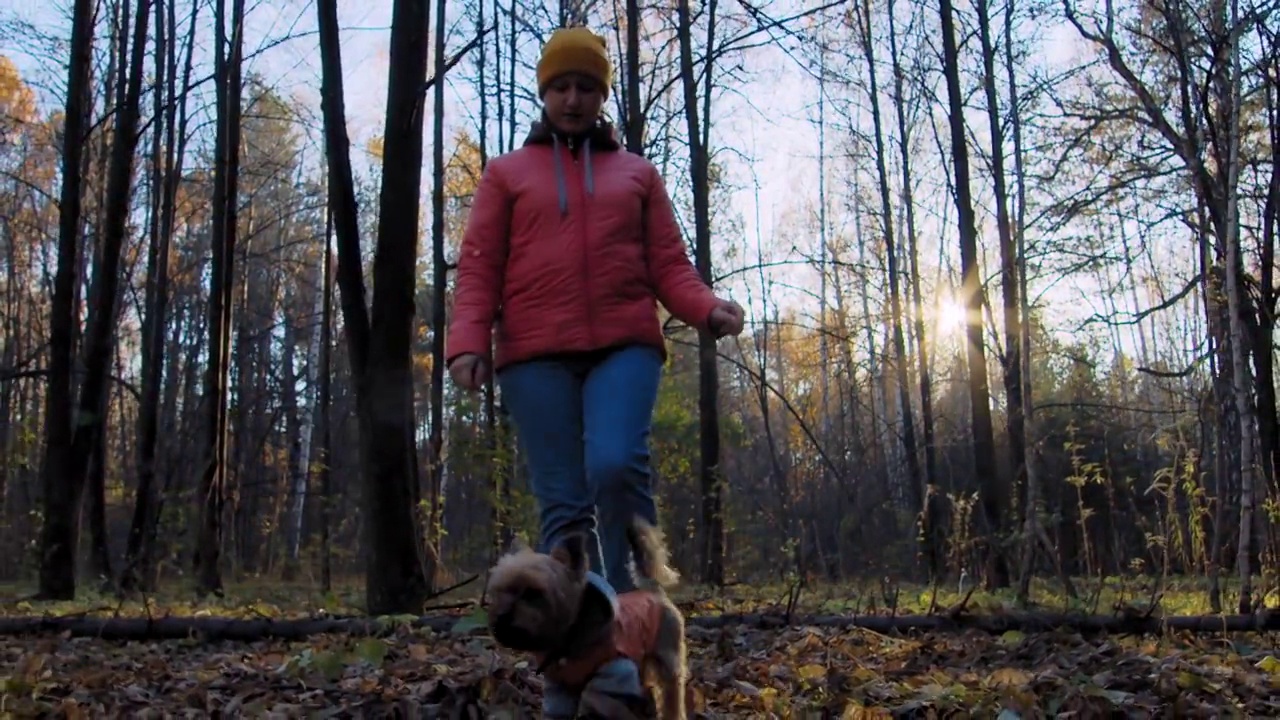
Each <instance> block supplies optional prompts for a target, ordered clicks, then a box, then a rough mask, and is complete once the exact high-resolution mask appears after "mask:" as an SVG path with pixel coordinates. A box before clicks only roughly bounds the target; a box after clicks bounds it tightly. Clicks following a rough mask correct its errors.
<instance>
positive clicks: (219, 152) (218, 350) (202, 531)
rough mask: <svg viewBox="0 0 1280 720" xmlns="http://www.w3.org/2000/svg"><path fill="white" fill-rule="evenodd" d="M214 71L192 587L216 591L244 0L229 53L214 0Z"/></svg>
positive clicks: (234, 14) (220, 1)
mask: <svg viewBox="0 0 1280 720" xmlns="http://www.w3.org/2000/svg"><path fill="white" fill-rule="evenodd" d="M214 12H215V13H216V15H217V19H216V20H215V22H214V24H215V27H217V28H218V30H217V32H218V37H219V39H218V49H217V51H216V52H215V54H214V55H215V64H216V65H217V66H218V67H217V69H216V70H215V76H216V78H217V84H218V113H217V115H218V127H217V140H216V142H215V150H214V154H215V157H216V160H215V162H214V173H213V183H214V187H213V235H212V246H213V257H212V262H211V264H210V281H209V305H208V311H209V321H208V322H209V327H208V333H209V334H208V338H209V344H208V352H209V360H208V362H207V363H206V365H205V375H204V392H203V396H204V397H203V403H204V404H203V407H204V411H205V426H204V428H203V429H204V432H205V437H204V439H203V443H202V444H203V446H204V447H203V452H202V454H203V465H202V467H201V474H200V485H199V488H200V491H199V495H198V496H197V497H198V498H199V502H200V511H201V512H200V524H199V525H198V527H197V528H196V532H197V537H196V553H195V573H196V587H197V592H198V593H199V594H201V595H204V594H209V593H213V594H216V595H221V594H222V568H221V555H222V536H223V507H224V505H225V502H226V499H227V392H228V388H227V383H228V377H227V370H228V366H229V364H230V353H231V337H230V333H231V305H232V290H233V286H234V281H233V278H234V277H235V274H234V271H235V249H236V235H237V229H238V228H237V221H238V215H237V209H238V202H237V201H238V198H239V181H238V175H239V165H240V162H239V159H240V94H241V92H240V90H241V87H240V85H241V83H240V70H241V49H242V47H243V45H244V42H243V38H244V33H243V30H242V28H243V26H244V0H232V10H231V39H230V45H231V49H230V56H229V57H228V56H226V55H225V54H224V53H225V50H224V47H223V43H224V42H225V41H226V19H225V18H226V0H217V4H216V6H215V10H214Z"/></svg>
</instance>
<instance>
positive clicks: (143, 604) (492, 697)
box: [0, 580, 1280, 720]
mask: <svg viewBox="0 0 1280 720" xmlns="http://www.w3.org/2000/svg"><path fill="white" fill-rule="evenodd" d="M1087 582H1088V581H1082V584H1081V587H1080V588H1079V590H1080V592H1081V593H1082V594H1085V595H1087V596H1091V597H1090V598H1089V599H1086V600H1082V601H1066V600H1064V599H1061V598H1060V596H1059V595H1057V594H1055V593H1054V591H1053V589H1052V588H1049V587H1048V586H1040V587H1037V588H1036V592H1035V593H1034V596H1035V597H1037V598H1040V602H1039V604H1038V608H1039V609H1041V610H1044V611H1046V612H1047V611H1054V610H1077V611H1080V612H1085V613H1089V612H1093V613H1104V614H1107V613H1112V612H1114V611H1115V609H1116V608H1119V607H1126V606H1127V607H1130V608H1135V609H1137V610H1139V611H1143V612H1145V611H1146V609H1147V608H1148V607H1149V603H1150V598H1151V597H1152V595H1153V593H1152V590H1151V588H1150V587H1148V586H1144V585H1143V584H1142V583H1140V582H1136V581H1134V582H1125V581H1113V582H1110V583H1107V584H1105V585H1103V584H1099V583H1097V581H1095V586H1096V587H1090V586H1088V585H1087V584H1085V583H1087ZM473 585H474V583H473ZM29 591H30V588H15V587H5V586H0V616H4V617H18V616H22V617H31V616H49V617H66V616H76V617H153V618H154V617H164V616H195V617H202V616H208V617H239V618H244V619H262V618H307V617H317V616H325V615H328V616H334V615H347V614H358V613H359V609H358V603H359V599H360V587H359V586H358V585H356V584H351V585H346V586H343V587H342V588H340V589H339V590H338V591H337V592H334V593H330V594H328V595H327V596H326V595H321V594H320V593H318V592H317V591H315V589H314V588H313V587H311V586H309V585H306V584H293V585H291V584H286V583H280V582H274V581H273V582H268V581H264V580H258V581H252V582H246V583H242V584H238V585H236V586H234V587H232V588H230V589H229V590H228V593H227V595H226V597H225V598H223V599H220V600H215V601H211V602H202V603H195V602H192V600H191V596H190V594H185V595H184V594H183V593H182V592H181V591H179V590H178V589H176V588H175V589H170V590H168V591H166V592H162V593H161V594H159V595H157V596H155V597H150V598H146V599H145V600H141V599H140V600H131V601H126V602H121V601H119V600H116V599H114V598H113V597H110V596H100V595H98V596H95V595H93V594H91V593H84V597H83V598H82V599H80V600H78V601H76V602H74V603H33V602H30V601H28V600H23V599H22V598H23V597H24V596H25V595H26V594H27V593H29ZM476 594H477V589H476V588H474V587H471V588H465V587H464V588H462V589H460V590H458V591H456V592H455V593H452V595H454V596H456V597H449V598H441V599H439V600H440V601H465V600H468V599H470V600H474V599H475V595H476ZM1160 597H1161V600H1160V608H1159V610H1158V611H1157V612H1159V613H1165V614H1195V613H1202V612H1207V602H1206V601H1205V600H1204V592H1203V590H1201V589H1200V587H1199V584H1198V583H1191V582H1188V583H1187V584H1186V585H1185V586H1183V587H1178V586H1167V587H1165V588H1164V591H1163V593H1162V594H1161V596H1160ZM677 599H678V600H679V601H680V605H681V606H682V609H683V610H684V611H685V613H686V614H687V615H689V616H698V615H715V614H721V613H736V612H769V611H773V612H779V606H781V605H785V604H786V603H787V591H786V589H785V588H781V587H778V588H749V587H746V586H736V587H731V588H728V589H726V590H723V591H720V592H711V591H704V590H700V589H698V588H696V587H694V588H688V589H684V590H681V591H679V592H678V593H677ZM960 600H961V598H960V596H959V595H958V594H957V593H955V592H954V591H952V592H939V593H938V597H937V598H936V600H935V598H934V597H933V593H932V592H931V591H930V590H928V589H921V588H898V589H897V595H896V600H895V599H894V598H893V597H892V589H889V591H888V592H886V589H885V588H882V587H881V586H880V585H879V583H868V584H867V585H866V586H865V587H858V586H852V585H849V586H819V587H816V588H811V589H809V590H806V591H805V592H803V593H801V594H800V596H799V599H798V600H797V601H796V602H795V603H794V604H793V606H792V607H793V610H794V612H796V613H801V614H803V613H813V614H839V613H845V614H851V613H860V614H881V615H888V614H897V615H903V614H916V613H928V612H930V611H937V612H945V611H946V608H948V607H953V608H954V606H955V605H956V603H958V602H960ZM886 601H888V602H886ZM886 605H888V606H889V607H886ZM965 607H966V610H967V611H968V612H971V613H974V614H997V615H998V614H1000V613H1004V612H1011V611H1012V610H1013V605H1012V600H1011V598H1010V597H1006V596H1003V595H999V594H984V593H974V594H973V595H972V596H970V597H969V599H968V603H966V605H965ZM451 612H453V613H454V614H456V615H457V617H458V619H459V621H460V623H461V624H460V625H458V626H456V627H453V628H450V629H448V630H445V631H441V632H433V631H431V630H427V629H423V628H411V627H409V626H408V625H404V626H402V627H399V628H397V629H394V630H392V631H391V632H389V633H387V634H384V635H382V636H379V637H356V636H352V635H345V634H329V635H318V636H313V637H311V638H309V639H307V640H306V641H281V640H261V641H253V642H229V641H222V642H208V641H204V640H200V639H185V640H166V641H130V642H125V641H107V640H101V639H96V638H92V637H71V636H70V635H69V634H66V633H64V634H62V635H50V634H46V635H24V636H11V637H0V719H2V718H28V717H68V718H84V717H120V716H128V717H138V718H146V717H209V716H211V715H213V714H215V713H218V714H219V715H220V716H221V717H279V718H287V717H423V718H429V717H442V718H445V717H464V718H497V719H501V718H513V719H514V718H523V717H538V714H537V712H536V708H537V707H538V702H539V696H540V692H541V681H540V677H539V676H538V675H537V674H536V673H534V672H533V670H532V669H531V667H530V666H529V663H528V662H527V659H526V658H524V657H521V656H517V655H514V654H511V653H508V652H505V651H502V650H500V649H497V648H495V647H494V645H493V644H492V642H491V641H490V640H489V639H488V637H487V636H486V635H485V634H484V632H483V631H482V630H477V629H476V628H475V626H476V624H477V619H478V618H480V617H481V616H479V615H478V614H476V611H473V610H468V609H456V610H452V611H451ZM468 626H471V627H470V629H468ZM688 634H689V664H690V677H691V685H692V694H693V696H694V703H695V705H696V708H697V713H696V714H695V715H694V717H699V718H706V719H712V718H715V719H719V718H779V719H782V718H798V719H804V720H808V719H809V718H862V717H943V716H945V717H977V718H999V719H1000V720H1011V719H1012V718H1040V717H1055V716H1059V714H1060V713H1064V712H1070V711H1076V713H1078V714H1077V715H1076V716H1077V717H1105V716H1108V715H1109V714H1110V713H1111V712H1113V711H1120V712H1121V713H1122V715H1123V716H1125V717H1157V716H1170V715H1177V716H1179V717H1277V716H1280V650H1277V649H1276V644H1275V642H1274V640H1273V639H1271V638H1267V637H1263V636H1260V635H1257V634H1231V635H1226V634H1221V633H1215V634H1200V635H1191V634H1182V633H1167V634H1165V635H1163V636H1161V637H1129V636H1125V637H1122V636H1116V635H1112V636H1102V637H1097V636H1089V637H1085V636H1083V635H1081V634H1079V633H1075V632H1071V631H1067V630H1054V631H1050V632H1028V633H1024V632H1019V631H1016V630H1011V631H1008V632H1005V633H1003V634H992V633H983V632H978V631H949V632H927V633H920V632H917V633H891V634H882V633H876V632H872V631H869V630H865V629H857V628H850V629H841V628H835V627H814V626H807V627H806V626H800V625H786V626H783V627H776V628H771V629H759V628H756V627H752V626H749V625H741V626H739V625H726V626H724V627H721V628H717V629H707V628H703V627H690V628H689V633H688ZM407 708H413V710H412V711H408V710H407ZM458 710H461V711H462V712H461V714H455V711H458Z"/></svg>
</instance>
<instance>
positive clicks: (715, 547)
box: [677, 0, 725, 586]
mask: <svg viewBox="0 0 1280 720" xmlns="http://www.w3.org/2000/svg"><path fill="white" fill-rule="evenodd" d="M712 7H713V8H714V4H713V5H712ZM711 12H712V18H713V20H712V22H714V10H712V11H711ZM677 13H678V15H679V18H680V21H679V22H680V29H679V32H678V35H679V37H680V75H681V79H682V80H683V85H684V112H685V123H686V126H687V129H688V138H689V156H690V172H691V173H692V176H693V213H694V237H695V244H694V259H695V264H696V265H697V267H698V272H699V274H701V275H702V279H703V281H705V282H706V283H707V284H708V285H711V284H712V282H713V280H714V278H713V275H712V271H711V204H710V197H709V196H710V186H709V178H708V177H707V175H708V170H709V167H708V160H709V158H708V157H707V148H705V147H703V144H702V138H703V133H702V129H701V127H702V126H701V125H700V124H699V118H698V85H697V82H698V75H697V73H696V72H695V70H694V65H693V13H692V11H691V10H690V8H689V0H679V2H678V3H677ZM706 62H707V65H706V67H704V68H703V72H704V73H706V74H707V75H708V76H709V75H711V70H712V68H711V53H710V52H708V53H707V61H706ZM708 120H709V118H705V117H704V118H702V120H701V122H707V121H708ZM716 360H717V355H716V339H715V336H713V335H712V334H711V333H710V332H708V331H706V330H702V331H699V333H698V428H699V436H700V438H701V440H700V443H699V445H700V447H699V456H700V457H699V466H700V472H699V475H700V478H701V487H702V532H703V542H702V579H703V582H706V583H708V584H711V585H716V586H720V585H723V584H724V580H725V572H724V514H723V512H724V508H723V503H724V490H723V482H722V480H721V477H720V418H719V414H718V402H717V396H718V394H719V393H718V388H719V379H718V377H717V362H716Z"/></svg>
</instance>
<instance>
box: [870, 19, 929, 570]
mask: <svg viewBox="0 0 1280 720" xmlns="http://www.w3.org/2000/svg"><path fill="white" fill-rule="evenodd" d="M862 15H863V17H862V28H861V30H862V51H863V53H864V54H865V55H866V58H867V80H868V83H869V90H868V92H869V94H870V101H871V119H872V124H873V125H874V127H875V144H876V152H875V157H876V173H877V175H878V178H879V185H880V213H881V217H882V221H881V222H882V224H881V229H882V230H883V231H884V246H885V253H884V254H885V274H886V275H888V278H889V322H890V323H891V324H892V327H891V328H890V331H891V332H892V337H893V353H894V355H895V356H896V357H895V358H894V375H895V379H896V381H897V382H896V383H895V384H896V385H897V389H898V405H899V413H900V415H901V418H900V419H901V421H902V444H903V450H904V453H905V455H906V460H907V480H908V488H909V490H908V495H907V497H908V498H909V499H910V502H911V507H912V508H914V509H915V510H916V512H923V511H924V509H925V507H924V505H925V486H924V482H923V478H922V477H921V476H920V456H919V454H918V452H917V448H916V426H915V413H914V412H913V410H912V407H911V383H910V380H908V378H907V362H908V360H907V343H906V340H905V339H904V337H903V332H902V290H901V289H900V287H899V277H898V276H899V270H898V247H897V243H896V242H895V238H894V228H893V208H892V206H891V203H890V201H889V171H888V168H887V167H886V158H887V155H888V152H887V151H886V149H885V142H884V122H883V121H882V120H881V117H880V91H879V82H878V79H877V77H876V54H875V43H874V42H872V37H871V2H870V0H862ZM924 546H925V549H926V550H927V549H928V547H929V546H930V543H929V542H928V540H925V541H924Z"/></svg>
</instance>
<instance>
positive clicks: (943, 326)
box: [938, 300, 967, 335]
mask: <svg viewBox="0 0 1280 720" xmlns="http://www.w3.org/2000/svg"><path fill="white" fill-rule="evenodd" d="M966 314H967V313H966V312H965V307H964V305H962V304H960V303H959V302H956V301H955V300H942V301H939V302H938V333H939V334H941V335H951V334H954V333H958V332H960V331H961V330H963V329H964V323H965V317H966Z"/></svg>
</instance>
